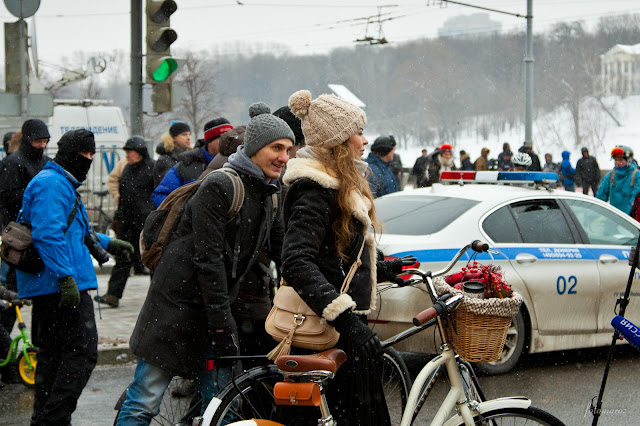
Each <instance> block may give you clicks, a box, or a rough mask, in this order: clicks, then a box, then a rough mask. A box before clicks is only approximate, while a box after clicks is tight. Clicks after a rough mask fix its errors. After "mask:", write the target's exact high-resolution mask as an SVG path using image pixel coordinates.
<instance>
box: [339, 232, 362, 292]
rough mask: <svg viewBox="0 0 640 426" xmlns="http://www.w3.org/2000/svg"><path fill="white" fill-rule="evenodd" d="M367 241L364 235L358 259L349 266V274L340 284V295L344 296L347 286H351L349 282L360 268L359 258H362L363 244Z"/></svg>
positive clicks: (360, 261)
mask: <svg viewBox="0 0 640 426" xmlns="http://www.w3.org/2000/svg"><path fill="white" fill-rule="evenodd" d="M366 240H367V238H366V235H363V236H362V245H361V246H360V251H359V252H358V257H357V259H356V261H355V262H353V265H351V268H350V269H349V272H348V273H347V276H346V277H345V278H344V281H343V282H342V287H340V294H344V293H346V292H347V291H349V286H350V285H351V280H352V279H353V276H354V275H355V274H356V270H357V269H358V268H359V267H360V265H362V260H360V257H361V256H362V250H363V249H364V243H365V241H366Z"/></svg>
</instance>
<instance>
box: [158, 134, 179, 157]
mask: <svg viewBox="0 0 640 426" xmlns="http://www.w3.org/2000/svg"><path fill="white" fill-rule="evenodd" d="M160 140H162V147H163V148H164V151H165V153H166V154H168V153H170V152H171V151H173V149H174V148H175V147H176V146H175V144H174V143H173V138H172V137H171V135H170V134H169V133H164V134H163V135H162V136H161V137H160ZM166 154H165V155H166Z"/></svg>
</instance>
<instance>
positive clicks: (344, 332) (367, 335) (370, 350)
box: [331, 310, 382, 359]
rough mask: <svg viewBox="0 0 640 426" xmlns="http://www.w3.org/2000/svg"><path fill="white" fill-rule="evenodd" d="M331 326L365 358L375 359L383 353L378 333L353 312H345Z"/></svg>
mask: <svg viewBox="0 0 640 426" xmlns="http://www.w3.org/2000/svg"><path fill="white" fill-rule="evenodd" d="M331 325H333V326H334V327H335V328H336V330H338V332H339V333H340V337H341V338H343V339H344V338H346V339H348V340H350V341H351V344H352V346H353V348H354V349H356V350H357V351H359V352H360V353H361V354H362V355H364V356H365V357H367V358H372V359H375V358H377V357H378V356H379V355H380V353H381V352H382V346H381V345H380V340H379V339H378V336H377V335H376V333H374V332H373V330H371V329H370V328H369V327H367V325H366V324H365V323H364V322H363V321H362V319H360V317H359V316H358V315H356V314H354V313H353V312H351V311H348V310H347V311H344V312H343V313H341V314H340V315H338V318H336V319H335V320H333V321H331Z"/></svg>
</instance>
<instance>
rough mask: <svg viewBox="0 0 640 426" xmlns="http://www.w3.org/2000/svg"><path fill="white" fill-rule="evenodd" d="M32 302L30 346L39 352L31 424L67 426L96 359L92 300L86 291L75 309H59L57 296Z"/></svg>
mask: <svg viewBox="0 0 640 426" xmlns="http://www.w3.org/2000/svg"><path fill="white" fill-rule="evenodd" d="M31 299H32V300H33V311H32V317H31V318H32V319H31V322H32V334H33V343H34V344H35V345H36V346H37V347H38V348H39V349H40V351H39V352H38V366H37V368H36V389H35V399H34V403H33V415H32V417H31V425H32V426H36V425H69V424H71V414H72V413H73V412H74V411H75V409H76V405H77V403H78V398H79V397H80V394H81V393H82V390H83V389H84V387H85V386H86V384H87V382H88V381H89V377H90V376H91V372H92V371H93V368H94V367H95V365H96V362H97V360H98V331H97V329H96V321H95V317H94V315H93V301H92V300H91V297H90V296H89V294H88V292H87V291H86V290H85V291H81V292H80V304H79V305H78V306H76V307H75V308H59V307H58V303H60V293H55V294H47V295H44V296H35V297H32V298H31Z"/></svg>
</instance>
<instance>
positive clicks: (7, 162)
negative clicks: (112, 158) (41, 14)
mask: <svg viewBox="0 0 640 426" xmlns="http://www.w3.org/2000/svg"><path fill="white" fill-rule="evenodd" d="M49 139H50V135H49V129H48V128H47V125H46V124H44V122H43V121H42V120H38V119H29V120H27V121H25V122H24V123H23V125H22V139H21V140H20V147H19V148H18V150H17V151H16V152H14V153H13V154H11V155H10V156H8V157H5V158H4V159H3V160H2V163H0V164H1V169H0V210H1V212H2V229H4V227H5V226H7V225H8V224H9V222H11V221H13V220H16V219H17V218H18V213H19V212H20V208H21V207H22V197H23V195H24V190H25V189H26V187H27V185H28V184H29V182H31V179H33V178H34V176H35V175H37V174H38V172H40V170H42V168H43V167H44V165H45V164H47V161H49V157H47V156H46V155H44V150H45V148H46V147H47V143H49ZM5 285H6V286H7V288H8V289H9V290H11V291H17V289H18V287H17V282H16V270H15V268H13V267H12V266H10V267H9V268H8V269H7V277H6V281H5ZM15 321H16V311H15V310H13V309H8V310H6V311H1V312H0V323H1V324H0V326H2V327H4V328H5V330H7V332H8V333H11V330H12V329H13V324H14V323H15ZM2 380H3V381H4V382H7V383H9V382H14V381H17V380H18V378H17V376H16V374H15V369H11V368H7V369H4V371H2Z"/></svg>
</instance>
